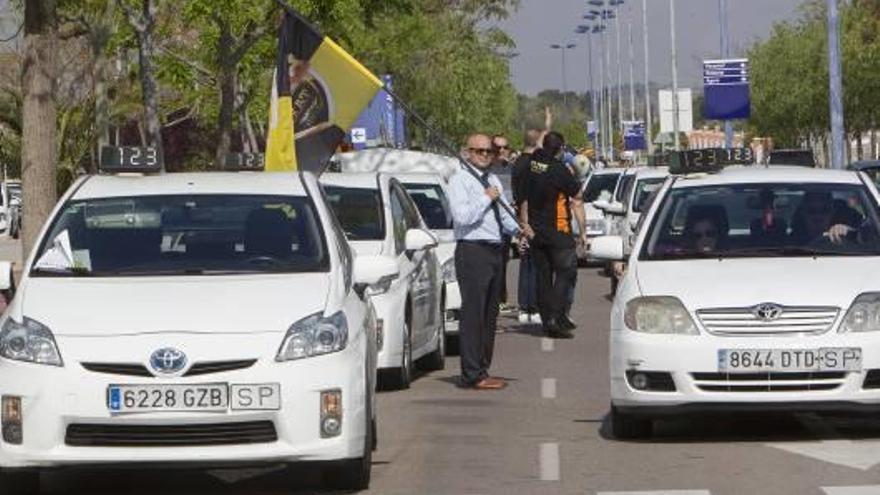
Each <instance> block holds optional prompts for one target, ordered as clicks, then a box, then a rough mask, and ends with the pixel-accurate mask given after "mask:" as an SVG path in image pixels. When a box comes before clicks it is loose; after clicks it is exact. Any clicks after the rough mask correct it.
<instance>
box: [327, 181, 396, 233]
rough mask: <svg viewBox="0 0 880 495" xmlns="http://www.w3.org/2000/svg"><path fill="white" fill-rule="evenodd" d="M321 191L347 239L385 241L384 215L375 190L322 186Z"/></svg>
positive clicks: (378, 195)
mask: <svg viewBox="0 0 880 495" xmlns="http://www.w3.org/2000/svg"><path fill="white" fill-rule="evenodd" d="M324 192H325V193H326V195H327V202H328V203H330V208H332V209H333V212H334V213H335V214H336V218H338V219H339V223H340V224H341V225H342V228H343V230H345V235H346V237H348V239H349V240H351V241H381V240H382V239H385V220H384V218H385V216H384V215H383V208H382V198H381V196H380V194H379V191H378V190H376V189H362V188H354V187H339V186H324Z"/></svg>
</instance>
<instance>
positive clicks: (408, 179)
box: [395, 173, 461, 338]
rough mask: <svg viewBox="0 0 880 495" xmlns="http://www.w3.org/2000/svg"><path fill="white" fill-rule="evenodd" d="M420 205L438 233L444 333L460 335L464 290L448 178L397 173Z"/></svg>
mask: <svg viewBox="0 0 880 495" xmlns="http://www.w3.org/2000/svg"><path fill="white" fill-rule="evenodd" d="M395 177H397V179H399V180H400V182H401V183H402V184H403V187H404V188H406V191H407V192H408V193H409V195H410V197H411V198H412V200H413V203H415V205H416V207H417V208H418V209H419V213H421V215H422V219H423V220H424V221H425V225H426V226H427V227H428V228H429V229H431V232H432V233H433V234H434V236H435V237H437V241H438V245H437V263H438V264H439V265H440V274H441V278H442V281H443V289H442V294H441V296H440V299H441V303H440V308H441V310H442V314H443V325H444V329H443V331H444V333H445V334H446V336H447V337H453V338H455V337H456V336H458V321H459V317H460V314H461V291H460V290H459V288H458V278H457V277H456V274H455V233H454V231H453V229H452V210H451V209H450V207H449V195H448V194H447V192H446V181H445V180H444V179H443V177H441V176H440V175H439V174H427V173H422V174H415V173H409V174H395Z"/></svg>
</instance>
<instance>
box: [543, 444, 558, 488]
mask: <svg viewBox="0 0 880 495" xmlns="http://www.w3.org/2000/svg"><path fill="white" fill-rule="evenodd" d="M538 460H539V466H540V470H541V481H559V444H558V443H542V444H541V451H540V454H539V457H538Z"/></svg>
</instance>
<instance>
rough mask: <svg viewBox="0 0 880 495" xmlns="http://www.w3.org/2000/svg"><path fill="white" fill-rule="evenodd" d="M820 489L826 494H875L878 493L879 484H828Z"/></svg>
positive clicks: (879, 491) (879, 490) (879, 489)
mask: <svg viewBox="0 0 880 495" xmlns="http://www.w3.org/2000/svg"><path fill="white" fill-rule="evenodd" d="M822 491H824V492H825V493H827V494H828V495H877V494H878V493H880V485H873V486H829V487H824V486H823V487H822Z"/></svg>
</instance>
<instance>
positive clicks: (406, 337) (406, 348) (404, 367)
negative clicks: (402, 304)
mask: <svg viewBox="0 0 880 495" xmlns="http://www.w3.org/2000/svg"><path fill="white" fill-rule="evenodd" d="M412 375H413V360H412V332H410V329H409V323H405V324H404V326H403V351H402V352H401V358H400V367H399V368H394V369H391V370H390V373H389V376H388V378H389V380H388V382H389V383H388V386H389V388H391V389H392V390H406V389H408V388H409V385H410V383H411V382H412Z"/></svg>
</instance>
